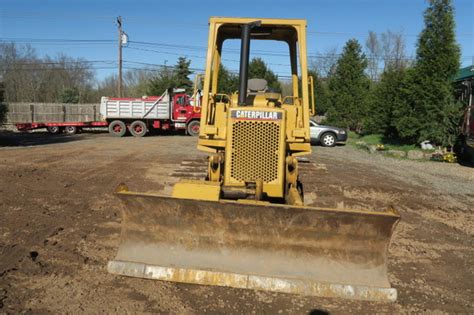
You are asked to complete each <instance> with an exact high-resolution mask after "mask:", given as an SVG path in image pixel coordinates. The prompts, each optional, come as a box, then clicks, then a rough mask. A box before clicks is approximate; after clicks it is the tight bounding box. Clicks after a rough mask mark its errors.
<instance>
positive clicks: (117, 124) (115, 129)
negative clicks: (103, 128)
mask: <svg viewBox="0 0 474 315" xmlns="http://www.w3.org/2000/svg"><path fill="white" fill-rule="evenodd" d="M126 132H127V127H126V126H125V124H124V122H123V121H120V120H114V121H112V122H111V123H110V124H109V133H110V134H111V135H112V136H115V137H123V136H124V135H125V133H126Z"/></svg>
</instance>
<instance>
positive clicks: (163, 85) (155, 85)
mask: <svg viewBox="0 0 474 315" xmlns="http://www.w3.org/2000/svg"><path fill="white" fill-rule="evenodd" d="M174 87H176V82H175V80H174V76H173V71H171V70H170V69H169V68H167V67H165V68H163V69H161V70H159V71H158V74H157V75H156V76H154V77H153V78H152V79H151V80H150V82H149V83H148V88H147V94H148V95H161V94H163V92H164V91H165V90H167V89H171V88H174Z"/></svg>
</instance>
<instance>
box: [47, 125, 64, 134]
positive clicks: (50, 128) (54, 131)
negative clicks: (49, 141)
mask: <svg viewBox="0 0 474 315" xmlns="http://www.w3.org/2000/svg"><path fill="white" fill-rule="evenodd" d="M46 129H48V132H49V133H50V134H52V135H57V134H58V133H60V132H61V131H62V130H61V127H59V126H48V127H47V128H46Z"/></svg>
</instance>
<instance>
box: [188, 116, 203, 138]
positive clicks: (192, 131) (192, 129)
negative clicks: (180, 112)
mask: <svg viewBox="0 0 474 315" xmlns="http://www.w3.org/2000/svg"><path fill="white" fill-rule="evenodd" d="M200 127H201V123H200V122H199V120H193V121H190V122H189V124H188V127H187V130H188V135H190V136H193V137H195V136H199V128H200Z"/></svg>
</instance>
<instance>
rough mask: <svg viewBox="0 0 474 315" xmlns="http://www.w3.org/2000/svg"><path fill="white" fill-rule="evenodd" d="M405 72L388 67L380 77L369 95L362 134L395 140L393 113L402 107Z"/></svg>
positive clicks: (397, 68) (399, 68)
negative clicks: (380, 135) (372, 134)
mask: <svg viewBox="0 0 474 315" xmlns="http://www.w3.org/2000/svg"><path fill="white" fill-rule="evenodd" d="M405 79H406V70H405V69H404V68H403V67H395V66H389V67H388V68H387V69H386V70H385V71H384V72H383V73H382V76H381V77H380V82H378V83H377V85H375V86H374V88H373V89H372V91H371V93H370V98H369V107H368V111H367V115H366V119H365V121H364V132H367V133H380V134H384V135H385V137H387V138H397V137H398V134H397V130H396V128H395V125H394V113H396V112H397V111H398V110H399V109H400V108H402V107H403V94H402V93H403V91H404V88H405Z"/></svg>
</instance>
